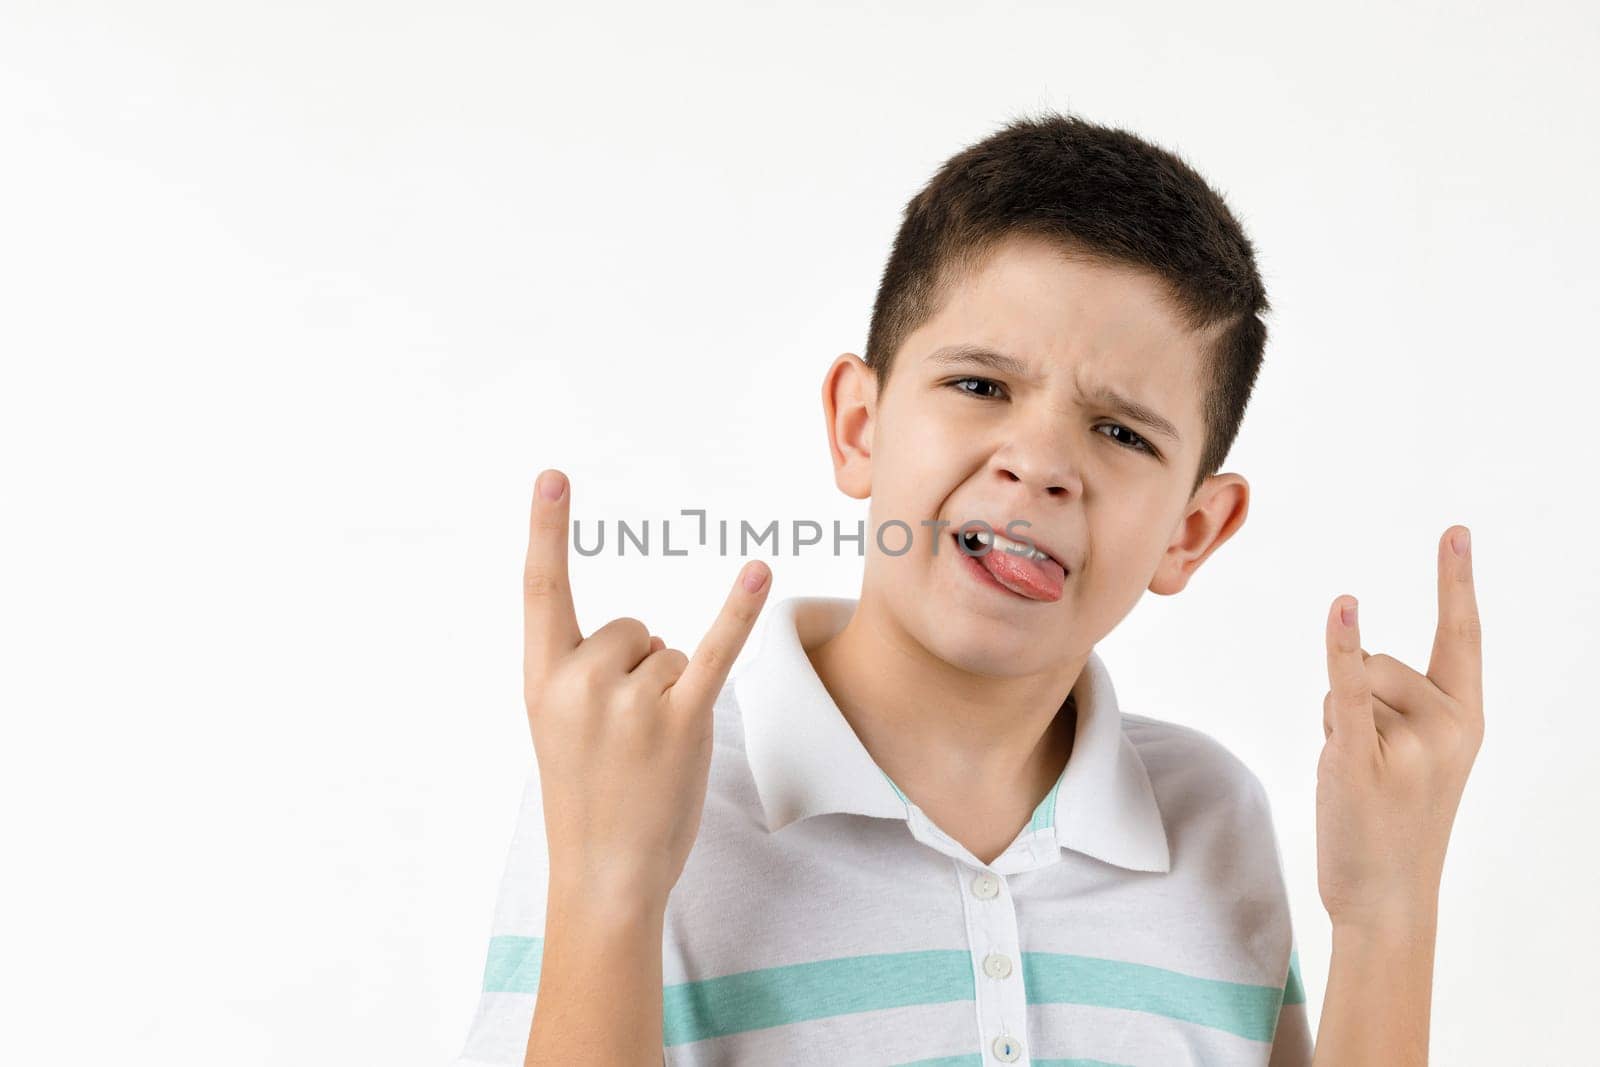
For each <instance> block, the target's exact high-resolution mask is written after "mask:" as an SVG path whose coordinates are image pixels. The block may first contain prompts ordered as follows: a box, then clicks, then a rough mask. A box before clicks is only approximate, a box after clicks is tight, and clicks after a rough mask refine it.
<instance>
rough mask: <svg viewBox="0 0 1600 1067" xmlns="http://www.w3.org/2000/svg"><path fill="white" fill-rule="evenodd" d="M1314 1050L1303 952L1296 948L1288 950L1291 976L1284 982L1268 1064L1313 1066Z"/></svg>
mask: <svg viewBox="0 0 1600 1067" xmlns="http://www.w3.org/2000/svg"><path fill="white" fill-rule="evenodd" d="M1312 1053H1313V1042H1312V1039H1311V1021H1310V1019H1308V1018H1307V1017H1306V987H1305V983H1304V982H1302V981H1301V979H1300V952H1299V949H1298V948H1296V949H1292V950H1290V952H1289V975H1288V977H1287V978H1286V979H1285V980H1284V983H1283V1003H1282V1004H1281V1005H1280V1006H1279V1008H1278V1028H1277V1030H1276V1031H1274V1033H1273V1035H1272V1057H1271V1059H1269V1060H1268V1061H1267V1063H1268V1067H1310V1065H1311V1058H1312Z"/></svg>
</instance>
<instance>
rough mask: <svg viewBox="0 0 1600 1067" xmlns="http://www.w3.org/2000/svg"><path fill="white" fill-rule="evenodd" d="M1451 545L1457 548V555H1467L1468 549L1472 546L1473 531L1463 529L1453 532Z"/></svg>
mask: <svg viewBox="0 0 1600 1067" xmlns="http://www.w3.org/2000/svg"><path fill="white" fill-rule="evenodd" d="M1450 547H1451V548H1453V549H1455V550H1456V555H1458V556H1465V555H1466V554H1467V549H1469V548H1471V547H1472V531H1470V530H1465V529H1462V530H1457V531H1456V532H1455V533H1453V534H1451V535H1450Z"/></svg>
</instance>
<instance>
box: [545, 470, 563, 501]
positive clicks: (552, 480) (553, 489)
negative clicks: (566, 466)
mask: <svg viewBox="0 0 1600 1067" xmlns="http://www.w3.org/2000/svg"><path fill="white" fill-rule="evenodd" d="M566 491H567V480H566V479H565V478H563V477H561V475H559V474H557V473H556V472H555V471H545V472H544V473H543V474H541V475H539V495H540V496H542V497H544V498H545V499H546V500H560V499H561V494H562V493H564V492H566Z"/></svg>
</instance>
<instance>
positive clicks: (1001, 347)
mask: <svg viewBox="0 0 1600 1067" xmlns="http://www.w3.org/2000/svg"><path fill="white" fill-rule="evenodd" d="M1207 340H1208V338H1207V337H1205V336H1203V335H1201V334H1198V333H1194V332H1191V331H1190V330H1189V329H1188V328H1187V327H1186V326H1185V325H1184V323H1183V321H1182V319H1181V318H1180V317H1179V314H1178V311H1177V309H1176V307H1175V306H1174V305H1173V303H1172V302H1171V299H1170V298H1169V297H1168V296H1167V294H1166V290H1165V288H1164V287H1163V285H1162V283H1161V282H1160V280H1159V279H1157V278H1156V277H1155V276H1154V275H1152V274H1149V273H1147V272H1145V271H1142V270H1139V269H1137V268H1134V267H1129V266H1124V265H1121V264H1106V263H1100V262H1092V261H1089V260H1086V259H1083V258H1080V257H1074V256H1072V255H1070V254H1069V253H1067V252H1066V251H1064V250H1062V249H1061V248H1060V247H1058V246H1056V245H1054V244H1051V243H1048V242H1046V241H1044V240H1043V239H1040V238H1034V237H1013V238H1008V239H1007V240H1006V241H1005V242H1003V243H1002V244H1000V245H999V246H998V247H997V248H996V249H995V251H994V252H993V253H992V255H991V256H990V257H989V258H988V260H987V261H986V262H984V263H983V264H982V266H981V267H980V268H979V269H977V270H975V271H973V272H972V273H970V274H968V275H966V276H965V277H962V278H959V279H957V280H956V281H955V283H954V284H953V285H952V286H951V288H950V291H949V292H948V293H947V294H946V298H945V301H944V304H943V306H942V307H941V308H940V309H939V311H938V313H937V314H935V315H934V316H933V317H932V318H931V319H929V320H928V321H927V322H925V323H923V324H922V326H920V327H919V328H918V329H917V330H916V331H914V332H913V333H912V334H911V335H910V336H909V337H908V338H907V339H906V343H905V345H904V348H903V351H904V352H905V353H906V354H907V355H909V356H910V357H911V359H912V360H913V361H915V362H918V363H924V364H928V363H929V361H930V357H931V356H932V355H933V354H934V353H935V352H937V351H939V350H941V349H942V348H944V347H946V346H948V345H952V344H974V345H981V346H984V347H988V348H993V349H995V350H996V351H1000V352H1004V353H1007V354H1008V355H1011V356H1014V357H1016V358H1018V359H1020V360H1022V361H1024V362H1025V363H1027V364H1028V365H1029V366H1030V367H1031V368H1032V369H1033V372H1034V374H1035V375H1038V376H1040V378H1041V380H1043V381H1053V380H1056V379H1064V380H1065V381H1066V382H1067V383H1068V384H1072V385H1076V386H1079V387H1082V388H1085V389H1092V388H1095V387H1101V386H1105V387H1110V388H1114V389H1117V390H1118V391H1120V392H1125V393H1130V394H1132V395H1134V396H1135V397H1137V398H1138V399H1140V400H1141V401H1143V402H1145V403H1147V404H1149V405H1151V406H1153V407H1155V408H1157V409H1158V410H1161V411H1162V412H1163V413H1164V414H1165V415H1166V416H1167V417H1168V418H1169V419H1171V420H1173V421H1174V422H1177V423H1178V425H1179V426H1180V427H1189V428H1191V429H1192V427H1193V426H1194V425H1195V424H1197V423H1198V420H1199V412H1200V400H1199V381H1200V379H1199V375H1198V371H1199V369H1200V361H1201V354H1202V352H1203V351H1204V346H1205V344H1206V342H1207ZM1184 436H1185V437H1190V436H1191V434H1185V435H1184Z"/></svg>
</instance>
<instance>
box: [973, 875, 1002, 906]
mask: <svg viewBox="0 0 1600 1067" xmlns="http://www.w3.org/2000/svg"><path fill="white" fill-rule="evenodd" d="M999 892H1000V879H998V878H996V877H995V876H994V875H992V874H990V873H989V872H988V871H984V872H983V873H982V874H980V875H978V877H976V878H974V879H973V880H972V895H973V896H975V897H977V898H978V899H979V900H991V899H993V898H994V897H995V896H996V895H997V894H998V893H999Z"/></svg>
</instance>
